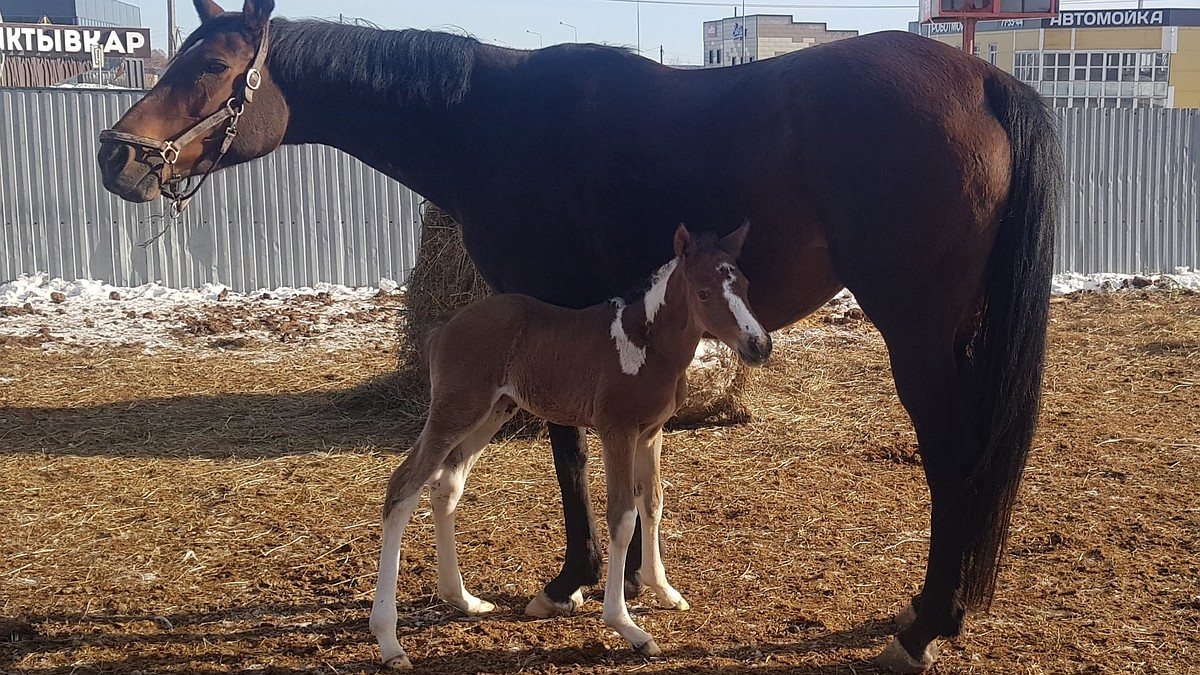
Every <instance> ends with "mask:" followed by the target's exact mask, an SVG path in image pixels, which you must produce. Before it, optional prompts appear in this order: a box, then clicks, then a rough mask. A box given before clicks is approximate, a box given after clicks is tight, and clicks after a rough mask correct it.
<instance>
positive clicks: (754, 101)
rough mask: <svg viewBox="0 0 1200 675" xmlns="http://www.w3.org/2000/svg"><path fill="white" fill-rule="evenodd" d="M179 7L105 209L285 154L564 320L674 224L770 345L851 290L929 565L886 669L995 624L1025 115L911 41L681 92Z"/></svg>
mask: <svg viewBox="0 0 1200 675" xmlns="http://www.w3.org/2000/svg"><path fill="white" fill-rule="evenodd" d="M196 6H197V9H198V11H199V14H200V18H201V20H202V23H201V25H200V27H199V28H198V29H197V30H196V31H195V32H194V33H193V34H192V35H191V36H189V37H188V39H187V41H186V42H185V43H184V44H183V46H182V49H181V51H180V54H179V56H178V57H177V58H176V59H175V61H174V62H173V64H172V65H171V67H170V68H169V69H168V71H167V72H166V73H165V74H164V75H163V77H162V79H161V81H160V82H159V83H158V85H156V86H155V88H154V89H153V90H152V91H150V92H149V93H148V94H147V95H146V97H145V98H143V99H142V100H141V101H140V102H138V103H137V104H136V105H135V106H133V107H132V108H131V109H130V110H129V111H128V112H127V113H126V114H125V116H124V117H122V118H121V120H120V121H119V122H118V123H117V124H116V125H115V126H114V128H113V130H111V131H108V132H104V133H102V135H101V139H102V143H101V149H100V152H99V158H98V159H99V162H100V166H101V170H102V173H103V176H104V184H105V186H106V187H107V188H108V189H109V190H110V191H112V192H114V193H116V194H118V195H120V196H122V197H124V198H125V199H128V200H131V201H147V200H151V199H154V198H156V197H158V196H159V195H160V194H163V193H164V190H165V193H166V194H171V195H176V196H177V197H178V196H181V192H182V188H181V186H180V184H179V183H180V180H181V179H183V178H186V177H189V176H203V175H206V174H208V173H210V172H212V171H214V170H217V169H220V168H221V167H224V166H228V165H231V164H235V163H238V162H244V161H247V160H250V159H253V158H255V157H259V156H262V155H265V154H267V153H269V152H271V151H272V150H274V149H275V148H276V147H278V146H279V145H280V144H281V143H323V144H326V145H332V146H335V147H338V148H341V149H342V150H345V151H346V152H348V153H350V154H352V155H354V156H356V157H358V158H359V159H361V160H363V161H364V162H366V163H367V164H369V165H371V166H373V167H375V168H376V169H379V170H380V171H382V172H383V173H385V174H387V175H389V176H392V177H394V178H395V179H396V180H399V181H401V182H403V183H405V184H406V185H408V186H409V187H411V188H412V189H414V190H415V191H417V192H419V193H420V194H422V195H424V196H426V197H428V198H429V199H430V200H432V201H433V202H434V203H436V204H438V205H439V206H441V207H442V208H443V209H445V210H446V211H447V212H448V213H449V214H450V215H452V216H453V217H454V219H455V220H457V221H458V222H459V223H460V224H461V225H462V227H463V236H464V239H465V242H466V246H467V250H468V251H469V252H470V254H471V256H472V258H473V259H474V260H475V262H476V264H477V265H478V267H479V269H480V271H481V272H482V273H483V275H484V277H485V278H486V279H487V281H488V282H489V283H490V284H491V285H492V286H493V287H494V288H495V289H496V290H497V291H501V292H519V293H524V294H527V295H532V296H534V297H536V298H539V299H541V300H544V301H547V302H551V303H553V304H557V305H562V306H566V307H586V306H588V305H592V304H595V303H597V302H600V301H602V300H604V299H606V298H609V297H614V296H620V295H623V294H626V293H629V292H630V291H631V290H632V289H633V288H634V287H635V286H636V285H637V284H638V282H639V281H640V280H642V279H644V278H645V277H646V276H647V275H649V273H650V272H651V271H653V270H655V269H656V268H658V267H659V266H660V265H662V264H663V263H664V262H665V261H667V260H668V259H669V258H670V257H671V237H672V226H671V225H669V224H673V223H678V222H680V221H683V222H686V223H688V225H689V226H690V227H693V228H694V229H695V230H696V231H716V232H718V233H719V234H727V233H728V232H729V230H730V229H731V224H733V223H740V222H742V221H743V220H745V219H749V220H750V221H751V222H752V223H753V232H752V233H751V234H750V236H749V238H748V239H747V241H746V245H745V249H744V251H743V253H742V258H741V263H740V268H741V269H742V270H743V271H744V272H745V274H746V276H747V277H748V278H749V279H750V282H751V286H750V288H751V291H750V303H751V306H752V308H753V310H754V312H755V314H756V315H757V316H758V318H759V319H760V320H761V321H762V323H763V325H764V326H765V327H766V328H767V329H768V330H774V329H777V328H780V327H782V326H786V325H788V324H789V323H791V322H793V321H796V320H797V319H799V318H800V317H803V316H805V315H806V314H808V313H810V312H812V311H813V310H814V309H816V308H817V307H819V306H821V304H822V303H824V302H825V301H826V300H827V299H829V298H830V297H831V296H833V295H834V294H835V293H836V292H837V291H838V290H839V289H841V288H843V287H846V288H849V289H850V290H851V291H852V292H853V293H854V294H855V297H856V298H857V299H858V301H859V303H860V304H861V306H862V308H863V310H864V311H865V312H866V313H867V315H868V316H870V318H871V320H872V321H873V322H874V324H875V325H876V326H877V327H878V328H879V330H880V332H881V333H882V335H883V337H884V340H885V341H886V343H887V346H888V353H889V356H890V359H891V364H892V371H893V376H894V378H895V381H896V389H897V391H898V393H899V395H900V399H901V402H902V403H903V404H904V407H905V409H906V410H907V411H908V413H909V416H910V417H911V419H912V421H913V424H914V426H915V428H916V432H917V440H918V444H919V449H920V454H921V458H922V463H923V468H924V470H925V475H926V480H927V482H928V484H929V490H930V493H931V510H930V522H931V527H930V547H929V559H928V563H927V567H926V572H925V578H924V583H923V585H922V587H921V590H920V592H919V593H918V595H917V596H916V597H915V598H913V601H912V603H911V605H910V606H909V607H908V608H907V609H906V610H905V611H903V612H902V613H901V614H900V617H899V619H900V620H899V621H898V622H897V624H898V633H897V639H896V640H895V641H893V642H892V644H891V645H889V647H888V648H887V649H886V650H885V652H884V653H883V654H882V655H881V659H882V661H883V662H884V663H885V664H886V665H888V666H889V667H892V668H894V669H897V670H907V671H912V672H916V671H919V670H921V669H923V668H925V667H927V666H928V665H929V664H930V663H931V662H932V660H933V654H934V650H933V646H934V644H935V641H936V640H937V639H938V638H941V637H951V636H955V635H958V634H959V632H960V631H961V629H962V625H963V620H964V616H965V614H966V612H967V611H968V610H971V609H976V608H981V607H985V606H986V605H987V604H988V603H989V602H990V600H991V597H992V594H993V591H994V588H995V582H996V575H997V570H998V567H999V563H1000V559H1001V553H1002V549H1003V545H1004V541H1005V538H1006V535H1007V531H1008V524H1009V520H1010V515H1011V512H1012V508H1013V503H1014V499H1015V497H1016V493H1017V488H1018V485H1019V483H1020V479H1021V472H1022V469H1023V467H1024V464H1025V460H1026V456H1027V454H1028V451H1029V449H1030V445H1031V443H1032V438H1033V433H1034V428H1035V426H1036V422H1037V415H1038V405H1039V397H1040V391H1041V376H1042V363H1043V357H1044V350H1045V332H1046V322H1047V313H1048V296H1049V281H1050V275H1051V260H1052V254H1053V246H1054V228H1055V224H1056V221H1057V210H1058V203H1059V191H1060V188H1061V159H1060V150H1059V147H1058V140H1057V134H1056V131H1055V124H1054V122H1053V119H1052V117H1051V115H1050V114H1049V112H1048V110H1047V109H1046V108H1045V106H1044V105H1043V103H1042V102H1041V100H1040V99H1039V97H1038V96H1037V95H1036V93H1035V92H1033V91H1032V90H1031V89H1029V88H1028V87H1026V86H1024V85H1023V84H1021V83H1020V82H1018V81H1017V80H1015V79H1014V78H1012V77H1010V76H1008V75H1006V74H1005V73H1003V72H1001V71H1000V70H998V69H996V68H994V67H992V66H990V65H989V64H987V63H985V62H983V61H982V60H980V59H976V58H972V57H970V56H968V55H965V54H963V53H961V52H959V51H958V50H955V49H953V48H950V47H948V46H946V45H943V44H939V43H937V42H935V41H932V40H928V39H925V38H922V37H919V36H915V35H910V34H907V33H897V32H888V33H877V34H872V35H866V36H863V37H859V38H854V39H849V40H844V41H840V42H836V43H832V44H829V45H824V46H820V47H815V48H812V49H807V50H804V51H801V52H797V53H794V54H790V55H787V56H782V57H778V58H773V59H767V60H764V61H759V62H756V63H751V64H746V65H744V66H738V67H734V68H721V69H712V70H698V71H684V70H675V69H672V68H668V67H664V66H660V65H658V64H656V63H653V62H651V61H649V60H646V59H643V58H640V57H639V56H637V55H635V54H632V53H630V52H628V51H625V50H621V49H613V48H608V47H600V46H596V45H575V44H570V45H557V46H554V47H549V48H546V49H539V50H537V51H520V50H514V49H503V48H499V47H494V46H491V45H485V44H482V43H480V42H478V41H476V40H474V39H471V38H468V37H461V36H455V35H447V34H443V33H437V32H426V31H414V30H407V31H385V30H377V29H373V28H365V27H357V26H347V25H341V24H333V23H327V22H321V21H286V20H283V19H274V20H272V19H271V18H270V14H271V12H272V11H273V9H274V2H273V0H246V2H245V5H244V6H243V8H242V11H241V12H234V13H225V12H222V10H221V8H220V7H218V6H217V5H216V4H214V3H213V2H211V1H210V0H196ZM550 437H551V443H552V445H553V449H554V459H555V468H556V471H557V474H558V479H559V484H560V486H561V488H562V491H563V504H564V515H565V520H566V528H567V552H566V559H565V561H564V566H563V571H562V572H561V573H560V574H559V576H558V577H557V578H556V579H554V580H553V581H551V582H550V583H549V584H548V585H547V587H546V589H545V593H546V595H547V597H548V598H549V602H550V603H557V604H558V606H560V607H563V608H567V609H569V608H571V607H573V602H572V599H571V598H572V595H573V594H574V593H575V592H576V591H577V590H578V589H579V588H580V587H581V586H584V585H588V584H592V583H595V582H596V581H597V580H598V578H599V564H600V547H599V545H598V544H597V541H596V537H595V533H594V530H593V523H592V517H591V510H590V501H589V497H588V490H587V482H586V473H585V469H586V465H585V462H586V447H585V445H584V443H583V438H582V435H581V433H580V432H579V430H577V429H574V428H570V427H562V426H551V428H550ZM633 550H634V551H636V550H637V547H636V546H635V547H634V548H633ZM630 558H631V559H632V558H634V556H630ZM630 562H631V564H630V567H633V568H634V569H636V561H632V560H631V561H630Z"/></svg>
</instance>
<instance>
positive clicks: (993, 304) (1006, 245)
mask: <svg viewBox="0 0 1200 675" xmlns="http://www.w3.org/2000/svg"><path fill="white" fill-rule="evenodd" d="M985 91H986V94H987V99H988V102H989V103H990V105H991V109H992V111H993V114H994V115H995V116H996V119H997V120H999V122H1000V124H1001V125H1002V126H1003V127H1004V130H1005V131H1006V132H1007V133H1008V140H1009V146H1010V147H1011V148H1012V179H1011V186H1010V188H1009V196H1008V209H1007V211H1006V213H1005V215H1004V217H1003V219H1002V220H1001V222H1000V227H999V233H998V235H997V239H996V243H995V247H994V248H993V249H992V253H991V258H990V259H989V261H988V271H987V280H986V282H985V283H986V286H985V298H984V302H985V307H984V311H983V316H982V325H981V326H980V329H979V331H978V333H977V335H976V337H975V340H974V343H973V344H972V360H973V365H974V367H973V368H972V369H971V370H972V373H973V376H972V377H971V380H972V385H973V386H972V389H973V397H974V404H975V405H974V409H975V413H976V417H975V428H976V429H978V430H979V433H980V440H981V443H982V446H983V448H984V454H983V456H982V457H981V458H980V461H979V463H978V464H977V465H976V467H975V469H974V472H973V474H972V476H971V483H970V486H969V488H968V489H969V495H970V496H969V497H968V499H967V502H968V503H967V504H966V505H965V508H966V509H967V510H966V514H967V515H966V518H967V519H968V521H969V525H968V527H967V528H965V530H966V531H965V532H964V534H965V536H966V537H967V541H966V542H965V544H966V547H965V558H964V561H963V566H964V568H963V579H964V581H965V587H964V588H963V597H962V601H963V603H964V605H965V606H966V607H967V608H969V609H978V608H986V607H987V606H988V605H989V604H990V602H991V599H992V594H993V592H994V591H995V587H996V575H997V573H998V571H999V569H998V568H999V563H1000V557H1001V554H1002V553H1003V549H1004V542H1005V539H1006V537H1007V535H1008V524H1009V519H1010V516H1011V514H1012V509H1013V504H1014V502H1015V500H1016V493H1017V487H1018V486H1019V485H1020V482H1021V473H1022V471H1023V470H1024V468H1025V460H1026V457H1027V456H1028V454H1029V449H1030V446H1031V445H1032V443H1033V434H1034V429H1035V427H1036V426H1037V419H1038V411H1039V405H1040V399H1041V388H1042V368H1043V363H1044V360H1045V351H1046V324H1047V321H1048V318H1049V309H1050V307H1049V300H1050V282H1051V276H1052V274H1053V264H1054V241H1055V231H1056V229H1057V227H1058V214H1059V208H1060V200H1061V192H1062V150H1061V147H1060V145H1059V140H1058V128H1057V127H1058V125H1057V121H1056V119H1055V117H1054V115H1053V113H1052V112H1051V111H1050V110H1049V109H1048V108H1047V107H1046V105H1045V104H1044V103H1043V102H1042V100H1041V98H1040V97H1039V96H1038V94H1037V93H1036V92H1035V91H1033V90H1032V89H1030V88H1029V87H1027V86H1025V85H1023V84H1021V83H1020V82H1018V81H1016V80H1014V79H1013V78H1011V77H1009V76H1006V75H1003V74H1001V73H999V72H993V73H992V74H990V75H989V78H988V80H987V82H986V84H985Z"/></svg>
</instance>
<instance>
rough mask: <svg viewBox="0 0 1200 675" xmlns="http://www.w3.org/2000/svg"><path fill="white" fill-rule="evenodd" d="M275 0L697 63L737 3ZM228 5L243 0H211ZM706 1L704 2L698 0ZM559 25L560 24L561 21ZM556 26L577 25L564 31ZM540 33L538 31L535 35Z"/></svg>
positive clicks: (839, 19)
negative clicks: (709, 34)
mask: <svg viewBox="0 0 1200 675" xmlns="http://www.w3.org/2000/svg"><path fill="white" fill-rule="evenodd" d="M126 1H127V2H133V3H134V4H137V5H139V6H140V7H141V8H142V23H143V24H144V25H146V26H149V27H150V29H151V43H152V45H153V47H154V48H155V49H164V50H165V49H166V45H167V40H166V36H167V31H166V24H167V19H166V6H167V2H166V0H126ZM675 1H678V0H658V1H657V2H655V1H654V0H644V1H643V2H640V3H636V2H634V1H633V0H628V1H626V0H338V1H337V2H330V1H328V0H276V9H275V14H276V15H278V16H287V17H294V18H301V17H321V18H326V19H337V18H338V14H339V13H341V14H342V15H343V16H345V17H346V18H347V19H352V18H361V19H366V20H368V21H371V22H373V23H375V24H378V25H380V26H382V27H384V28H432V29H436V30H447V31H453V32H458V33H466V34H469V35H472V36H474V37H476V38H478V39H480V40H482V41H485V42H492V43H495V44H501V45H507V46H511V47H517V48H521V49H536V48H537V47H538V46H541V45H552V44H556V43H559V42H570V41H571V40H573V39H575V35H576V32H578V36H579V41H580V42H600V43H609V44H618V45H625V46H630V47H637V46H638V43H639V27H640V42H641V49H642V53H643V54H644V55H646V56H647V57H650V58H654V59H657V58H658V56H659V46H660V45H661V46H662V48H663V50H664V51H665V60H666V61H667V62H668V63H675V64H682V63H700V58H701V53H702V51H703V50H702V32H701V31H702V30H703V23H704V22H705V21H712V20H715V19H721V18H724V17H728V16H733V13H734V7H737V8H738V12H739V13H740V12H741V3H740V2H737V1H736V0H729V1H728V2H720V1H719V0H694V2H687V3H686V4H667V3H670V2H675ZM217 2H218V4H221V6H222V7H224V8H225V9H228V10H230V11H234V10H238V9H241V2H242V0H217ZM176 3H177V12H178V14H179V25H180V28H181V29H182V30H183V34H184V35H185V36H186V35H187V33H188V32H190V31H191V30H192V29H194V28H195V27H196V25H197V23H198V21H197V19H196V12H195V10H194V9H193V7H192V3H191V2H190V0H176ZM706 3H708V4H707V6H705V4H706ZM1061 4H1062V8H1063V9H1120V8H1134V7H1137V4H1138V3H1137V0H1061ZM1144 5H1145V7H1146V8H1166V7H1200V0H1144ZM745 7H746V13H747V14H790V15H792V16H794V17H795V19H796V20H797V21H818V22H823V23H826V24H828V25H829V28H830V29H832V30H858V31H859V32H862V33H870V32H875V31H880V30H888V29H899V30H904V29H905V28H906V27H907V26H908V22H909V21H911V20H914V19H915V18H916V15H917V0H807V1H806V0H764V2H763V3H761V4H754V3H749V2H748V3H746V5H745ZM560 22H561V23H560ZM563 23H566V24H571V25H573V26H575V29H576V30H572V29H571V28H569V27H568V26H564V25H562V24H563ZM538 33H540V34H541V35H540V36H539V35H538Z"/></svg>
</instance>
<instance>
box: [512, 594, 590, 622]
mask: <svg viewBox="0 0 1200 675" xmlns="http://www.w3.org/2000/svg"><path fill="white" fill-rule="evenodd" d="M582 604H583V593H582V592H580V591H579V590H576V591H575V592H574V593H572V594H571V597H569V598H567V599H566V600H565V601H563V602H554V601H553V600H551V599H550V596H548V595H546V592H545V591H542V592H541V593H538V595H537V597H536V598H534V599H532V600H530V601H529V604H528V605H525V613H526V614H527V615H529V616H536V617H537V618H539V619H549V618H550V617H552V616H567V615H570V614H574V613H575V610H577V609H579V607H580V606H581V605H582Z"/></svg>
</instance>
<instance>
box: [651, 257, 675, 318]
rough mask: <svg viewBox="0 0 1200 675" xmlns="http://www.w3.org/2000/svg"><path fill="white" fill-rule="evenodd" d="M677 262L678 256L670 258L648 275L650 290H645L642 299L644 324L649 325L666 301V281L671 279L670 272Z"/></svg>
mask: <svg viewBox="0 0 1200 675" xmlns="http://www.w3.org/2000/svg"><path fill="white" fill-rule="evenodd" d="M678 264H679V258H672V259H671V262H669V263H667V264H666V265H663V266H662V267H660V268H658V271H657V272H655V273H654V275H653V276H651V277H650V290H648V291H646V295H645V296H644V297H643V301H644V302H645V303H646V325H647V326H649V325H650V324H651V323H653V321H654V317H655V316H656V315H658V310H660V309H662V306H663V305H664V304H666V302H667V282H668V281H670V280H671V273H672V272H674V271H675V267H676V265H678Z"/></svg>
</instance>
